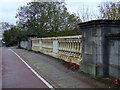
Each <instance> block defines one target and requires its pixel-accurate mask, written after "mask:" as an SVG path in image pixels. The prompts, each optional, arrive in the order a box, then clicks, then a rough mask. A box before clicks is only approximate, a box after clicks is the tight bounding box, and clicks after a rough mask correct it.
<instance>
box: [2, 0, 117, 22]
mask: <svg viewBox="0 0 120 90" xmlns="http://www.w3.org/2000/svg"><path fill="white" fill-rule="evenodd" d="M30 1H31V0H0V22H9V23H11V24H16V19H15V15H16V14H17V12H18V11H17V9H18V8H19V7H20V6H23V5H27V3H28V2H30ZM101 1H106V0H65V2H66V4H67V5H66V6H67V8H68V11H69V12H70V13H71V14H72V13H77V12H80V9H81V8H82V7H83V5H84V6H85V7H88V8H90V12H91V13H99V11H98V8H97V7H98V5H99V4H100V2H101ZM107 1H113V0H107ZM116 1H119V0H116Z"/></svg>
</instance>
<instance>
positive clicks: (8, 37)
mask: <svg viewBox="0 0 120 90" xmlns="http://www.w3.org/2000/svg"><path fill="white" fill-rule="evenodd" d="M19 33H20V30H18V29H17V28H15V27H12V28H11V29H9V30H6V31H4V33H3V41H4V42H5V43H6V46H13V45H17V35H18V34H19Z"/></svg>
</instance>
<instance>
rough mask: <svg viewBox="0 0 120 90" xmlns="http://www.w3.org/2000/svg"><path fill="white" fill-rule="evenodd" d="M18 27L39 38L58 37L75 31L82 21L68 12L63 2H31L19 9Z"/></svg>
mask: <svg viewBox="0 0 120 90" xmlns="http://www.w3.org/2000/svg"><path fill="white" fill-rule="evenodd" d="M16 18H18V21H17V23H18V26H19V28H21V30H24V31H27V32H28V33H30V34H32V33H34V34H37V36H38V37H46V36H58V34H59V33H60V32H61V31H63V30H66V31H68V32H69V30H71V29H73V28H74V26H75V25H76V24H77V23H79V22H80V21H81V20H80V19H79V18H78V17H77V16H76V15H75V14H72V15H70V14H69V13H68V12H67V8H66V7H65V3H63V2H30V3H28V4H27V6H23V7H20V8H19V9H18V14H17V15H16Z"/></svg>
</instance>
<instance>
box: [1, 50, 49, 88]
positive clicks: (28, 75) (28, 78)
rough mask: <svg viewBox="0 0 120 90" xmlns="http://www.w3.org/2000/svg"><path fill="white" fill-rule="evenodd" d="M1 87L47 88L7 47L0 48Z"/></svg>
mask: <svg viewBox="0 0 120 90" xmlns="http://www.w3.org/2000/svg"><path fill="white" fill-rule="evenodd" d="M0 50H1V48H0ZM0 58H1V57H0ZM0 61H1V59H0ZM0 66H1V62H0ZM0 74H1V73H0ZM0 80H1V77H0ZM0 85H1V83H0ZM2 88H48V86H47V85H46V84H45V83H44V82H43V81H42V80H41V79H39V78H38V77H37V76H36V75H35V74H34V73H33V72H32V71H31V70H30V68H28V67H27V66H26V65H25V63H23V62H22V61H21V59H20V58H19V57H18V56H17V55H16V54H15V53H13V52H12V51H11V50H10V49H9V48H2Z"/></svg>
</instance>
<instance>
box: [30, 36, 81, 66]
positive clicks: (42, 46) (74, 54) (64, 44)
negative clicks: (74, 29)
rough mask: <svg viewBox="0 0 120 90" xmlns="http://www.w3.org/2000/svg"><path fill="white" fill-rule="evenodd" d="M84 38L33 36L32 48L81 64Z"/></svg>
mask: <svg viewBox="0 0 120 90" xmlns="http://www.w3.org/2000/svg"><path fill="white" fill-rule="evenodd" d="M81 49H82V38H81V35H79V36H65V37H50V38H33V39H32V50H33V51H38V52H42V53H44V54H47V55H51V56H53V57H56V58H59V59H62V60H65V61H67V62H71V63H76V64H78V65H79V63H80V61H81V59H82V55H81Z"/></svg>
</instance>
